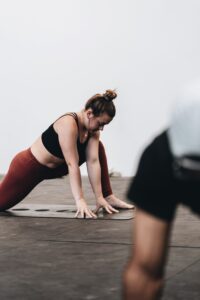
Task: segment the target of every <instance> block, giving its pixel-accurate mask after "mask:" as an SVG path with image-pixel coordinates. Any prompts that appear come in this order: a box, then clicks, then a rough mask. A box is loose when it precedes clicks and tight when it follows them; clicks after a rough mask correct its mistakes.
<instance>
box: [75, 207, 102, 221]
mask: <svg viewBox="0 0 200 300" xmlns="http://www.w3.org/2000/svg"><path fill="white" fill-rule="evenodd" d="M79 215H80V216H81V218H83V219H85V218H86V217H89V218H95V219H96V218H97V216H96V215H95V213H93V212H92V211H91V210H90V209H82V210H78V211H77V212H76V214H75V218H78V216H79Z"/></svg>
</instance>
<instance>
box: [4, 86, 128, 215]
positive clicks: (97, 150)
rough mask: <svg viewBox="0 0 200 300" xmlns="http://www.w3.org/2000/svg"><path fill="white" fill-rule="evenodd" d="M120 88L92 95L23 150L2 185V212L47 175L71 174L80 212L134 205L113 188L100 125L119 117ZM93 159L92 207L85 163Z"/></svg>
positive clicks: (90, 169) (112, 210) (90, 170)
mask: <svg viewBox="0 0 200 300" xmlns="http://www.w3.org/2000/svg"><path fill="white" fill-rule="evenodd" d="M116 97H117V94H116V93H115V91H112V90H107V91H106V92H105V93H104V94H96V95H94V96H93V97H92V98H90V99H89V100H88V101H87V102H86V104H85V108H84V109H83V110H81V111H80V112H78V113H74V112H73V113H66V114H64V115H63V116H61V117H60V118H59V119H57V120H56V121H55V122H54V123H53V124H51V125H50V126H49V128H48V129H47V130H46V131H44V132H43V133H42V135H41V136H40V137H39V138H38V139H37V140H36V141H35V142H34V143H33V144H32V146H31V147H30V148H28V149H26V150H24V151H22V152H20V153H18V154H17V155H16V156H15V157H14V158H13V160H12V162H11V164H10V167H9V170H8V173H7V174H6V175H5V177H4V179H3V180H2V182H1V184H0V211H4V210H7V209H9V208H11V207H12V206H14V205H16V204H17V203H18V202H20V201H21V200H23V199H24V198H25V197H26V196H27V194H29V192H30V191H31V190H32V189H33V188H34V187H35V186H36V185H37V184H38V183H39V182H41V181H42V180H44V179H52V178H58V177H61V176H64V175H66V174H69V178H70V185H71V190H72V194H73V197H74V199H75V202H76V206H77V212H76V215H75V217H78V216H79V215H80V216H81V217H84V216H86V217H89V218H96V213H97V212H98V210H99V209H100V208H101V207H103V208H104V209H105V210H106V211H107V212H108V213H115V212H118V211H117V210H116V209H115V208H132V207H133V205H130V204H128V203H126V202H124V201H122V200H120V199H118V198H117V197H116V196H115V195H114V194H113V192H112V189H111V185H110V179H109V174H108V166H107V159H106V154H105V150H104V147H103V144H102V143H101V142H100V141H99V136H100V130H103V128H104V125H107V124H109V123H110V122H111V121H112V119H113V117H114V116H115V112H116V111H115V106H114V104H113V99H114V98H116ZM84 162H86V163H87V170H88V176H89V180H90V183H91V186H92V189H93V192H94V194H95V198H96V209H95V210H94V211H92V210H91V209H90V208H89V207H88V206H87V203H86V201H85V199H84V195H83V190H82V184H81V174H80V169H79V166H80V165H81V164H83V163H84Z"/></svg>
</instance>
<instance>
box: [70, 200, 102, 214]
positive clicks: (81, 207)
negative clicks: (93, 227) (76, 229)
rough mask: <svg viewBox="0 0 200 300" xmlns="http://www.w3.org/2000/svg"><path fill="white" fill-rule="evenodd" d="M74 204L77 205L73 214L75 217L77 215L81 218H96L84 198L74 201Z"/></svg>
mask: <svg viewBox="0 0 200 300" xmlns="http://www.w3.org/2000/svg"><path fill="white" fill-rule="evenodd" d="M76 206H77V211H76V214H75V218H78V216H79V215H80V216H81V218H85V217H88V218H95V219H96V218H97V216H96V215H95V213H93V212H92V211H91V209H89V207H88V206H87V203H86V202H85V200H84V199H79V200H78V201H76Z"/></svg>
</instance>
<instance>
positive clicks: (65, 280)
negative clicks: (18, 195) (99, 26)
mask: <svg viewBox="0 0 200 300" xmlns="http://www.w3.org/2000/svg"><path fill="white" fill-rule="evenodd" d="M111 181H112V186H113V190H114V192H115V193H116V194H117V195H118V196H119V197H124V191H125V190H126V188H127V186H128V183H129V178H111ZM83 185H84V191H85V198H86V199H87V200H88V203H90V204H93V201H94V200H93V199H94V198H93V195H92V193H91V189H90V186H89V183H88V180H87V178H84V180H83ZM22 203H27V204H28V203H30V204H49V205H50V204H58V205H59V204H74V201H73V199H72V194H71V192H70V188H69V182H68V178H64V179H57V180H49V181H45V182H43V183H41V184H40V185H39V186H38V187H36V188H35V189H34V190H33V191H32V192H31V193H30V195H29V196H28V197H27V198H26V199H24V201H23V202H22ZM133 222H134V221H133V220H101V221H99V220H80V219H79V220H76V219H75V220H73V219H55V218H52V219H50V218H28V217H2V216H1V217H0V270H1V276H0V300H10V299H15V300H27V299H28V300H29V299H30V300H36V299H39V300H43V299H44V300H46V299H48V300H51V299H52V300H54V299H56V300H63V299H67V300H68V299H69V300H75V299H76V300H82V299H85V300H86V299H87V300H92V299H99V300H100V299H101V300H108V299H109V300H118V299H122V298H121V273H122V270H123V268H124V265H125V263H126V261H127V258H128V256H129V253H130V249H131V232H132V226H133ZM199 225H200V220H199V219H198V218H197V217H196V216H195V215H193V214H191V213H190V211H189V210H187V209H186V208H184V207H180V208H179V209H178V212H177V219H176V221H175V224H174V230H173V235H172V239H171V242H170V255H169V259H168V264H167V268H166V286H165V290H164V296H163V298H162V299H163V300H172V299H173V300H174V299H180V300H199V299H200V279H199V278H200V234H199Z"/></svg>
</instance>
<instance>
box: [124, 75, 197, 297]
mask: <svg viewBox="0 0 200 300" xmlns="http://www.w3.org/2000/svg"><path fill="white" fill-rule="evenodd" d="M128 198H129V199H130V200H132V201H133V202H134V204H135V205H136V218H135V223H134V232H133V236H134V247H133V250H132V254H131V258H130V260H129V262H128V264H127V266H126V268H125V271H124V274H123V299H126V300H131V299H134V300H155V299H160V297H161V295H162V288H163V284H164V271H165V265H166V258H167V250H168V247H167V246H168V242H169V239H170V235H171V229H172V224H173V220H174V216H175V211H176V208H177V206H178V205H179V204H184V205H186V206H188V207H190V209H191V210H192V211H193V212H194V213H197V214H198V215H199V214H200V79H197V80H195V81H193V82H191V83H190V84H188V85H186V86H185V87H184V88H182V90H181V92H179V96H178V99H177V101H176V104H175V105H174V109H173V110H172V115H171V121H170V125H169V128H167V130H165V131H164V132H163V133H161V134H160V135H158V136H157V137H156V138H155V139H154V140H153V142H152V143H151V144H150V145H149V146H148V147H147V148H146V149H145V150H144V152H143V154H142V156H141V159H140V162H139V166H138V170H137V173H136V176H135V178H134V179H133V181H132V183H131V185H130V187H129V190H128Z"/></svg>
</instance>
